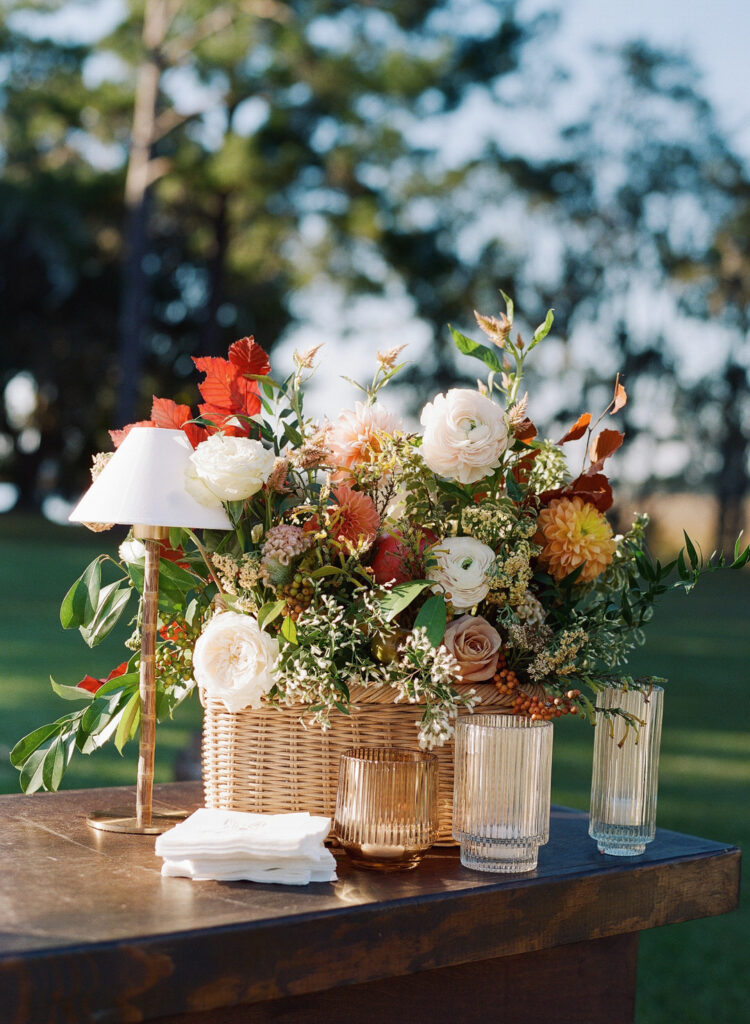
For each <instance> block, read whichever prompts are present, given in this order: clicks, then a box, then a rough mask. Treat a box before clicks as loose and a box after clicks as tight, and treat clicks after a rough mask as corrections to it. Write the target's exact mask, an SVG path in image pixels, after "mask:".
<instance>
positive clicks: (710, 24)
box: [520, 0, 750, 160]
mask: <svg viewBox="0 0 750 1024" xmlns="http://www.w3.org/2000/svg"><path fill="white" fill-rule="evenodd" d="M550 6H552V7H554V6H558V8H559V9H560V10H561V11H562V23H561V30H560V34H559V40H560V44H561V46H560V49H561V52H564V53H565V54H566V56H567V57H568V58H570V57H571V56H573V54H578V55H579V56H580V58H581V59H577V60H575V65H576V72H577V74H578V75H580V76H581V77H582V78H584V79H585V74H586V61H585V59H584V58H585V54H586V52H587V50H588V48H589V47H590V46H591V45H592V44H613V43H615V44H616V43H622V42H624V41H625V40H627V39H635V38H639V37H642V38H644V39H646V40H647V41H649V42H651V43H652V44H654V45H657V46H661V47H665V48H670V49H675V50H684V51H686V52H687V53H688V54H690V56H691V57H692V59H693V60H694V62H695V63H696V65H697V66H698V68H699V69H700V71H701V72H702V74H703V81H702V84H703V87H704V89H705V91H706V93H707V94H708V96H709V98H710V99H711V100H712V101H713V102H714V103H715V105H716V107H717V110H718V111H719V115H720V117H721V120H722V125H723V127H724V128H725V129H726V130H727V131H728V132H729V133H730V134H731V137H732V138H733V140H734V142H735V144H736V146H737V148H738V149H740V150H741V152H742V153H743V154H744V155H745V156H746V157H747V159H749V160H750V60H748V47H749V46H750V0H559V2H558V4H557V5H556V4H555V3H550V2H549V0H546V2H545V0H522V2H521V7H520V10H521V12H528V13H536V12H538V11H544V10H547V9H549V8H550Z"/></svg>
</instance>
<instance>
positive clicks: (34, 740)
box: [10, 716, 68, 768]
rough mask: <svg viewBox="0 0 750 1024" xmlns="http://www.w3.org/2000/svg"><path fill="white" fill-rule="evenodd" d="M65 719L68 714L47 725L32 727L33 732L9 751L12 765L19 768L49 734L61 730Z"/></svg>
mask: <svg viewBox="0 0 750 1024" xmlns="http://www.w3.org/2000/svg"><path fill="white" fill-rule="evenodd" d="M66 721H68V716H66V717H65V718H60V719H58V720H57V721H56V722H50V723H49V724H48V725H40V726H39V728H38V729H34V731H33V732H30V733H28V735H26V736H24V737H23V739H20V740H19V741H18V743H16V745H15V747H13V749H12V750H11V752H10V763H11V764H12V765H13V767H14V768H20V767H21V765H22V764H23V763H24V762H25V761H28V759H29V758H30V757H31V755H32V754H33V753H34V751H35V750H38V749H39V747H41V746H42V745H43V744H44V743H46V742H47V740H48V739H49V738H50V736H56V735H57V734H58V733H59V732H61V731H62V728H63V725H64V723H65V722H66Z"/></svg>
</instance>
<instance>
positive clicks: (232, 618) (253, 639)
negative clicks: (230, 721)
mask: <svg viewBox="0 0 750 1024" xmlns="http://www.w3.org/2000/svg"><path fill="white" fill-rule="evenodd" d="M278 654H279V641H278V640H277V639H276V638H275V637H272V636H269V634H268V633H264V632H263V630H262V629H261V628H260V626H259V625H258V620H257V619H254V618H253V616H252V615H241V614H240V613H239V612H220V613H219V614H218V615H215V616H214V617H213V618H212V619H211V621H210V622H209V623H208V625H207V626H206V628H205V629H204V630H203V632H202V633H201V635H200V636H199V637H198V639H197V641H196V644H195V649H194V651H193V677H194V679H195V681H196V683H197V684H198V686H199V687H201V688H202V689H203V690H205V692H206V695H207V696H208V697H212V698H214V699H216V700H221V701H223V703H224V706H225V707H226V709H227V711H242V710H243V708H259V707H260V706H261V697H262V696H263V694H265V693H268V691H269V690H270V689H271V687H272V686H273V684H274V681H275V679H274V664H275V662H276V658H277V657H278Z"/></svg>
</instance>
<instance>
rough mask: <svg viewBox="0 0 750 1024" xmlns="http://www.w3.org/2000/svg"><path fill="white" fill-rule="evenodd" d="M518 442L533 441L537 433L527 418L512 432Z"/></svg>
mask: <svg viewBox="0 0 750 1024" xmlns="http://www.w3.org/2000/svg"><path fill="white" fill-rule="evenodd" d="M513 433H514V434H515V436H516V437H517V438H518V440H519V441H533V440H534V438H535V437H536V435H537V433H538V431H537V429H536V427H535V426H534V424H533V423H532V422H531V420H530V419H529V417H528V416H526V417H525V418H524V419H522V420H521V422H520V423H519V424H518V426H517V427H516V428H515V430H514V431H513Z"/></svg>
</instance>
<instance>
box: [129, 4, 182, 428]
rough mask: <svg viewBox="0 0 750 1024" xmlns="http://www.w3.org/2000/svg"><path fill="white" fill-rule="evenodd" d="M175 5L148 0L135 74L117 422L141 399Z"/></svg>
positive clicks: (134, 408)
mask: <svg viewBox="0 0 750 1024" xmlns="http://www.w3.org/2000/svg"><path fill="white" fill-rule="evenodd" d="M175 9H176V4H175V2H174V0H146V7H145V11H144V16H143V32H142V40H143V46H144V51H145V56H144V59H143V62H142V63H141V65H140V67H139V69H138V74H137V78H136V91H135V105H134V109H133V126H132V131H131V142H130V156H129V159H128V169H127V174H126V178H125V229H124V246H125V251H124V257H123V282H122V305H121V312H120V380H119V387H118V401H117V425H118V426H123V425H124V424H125V423H128V422H130V421H131V420H133V419H134V418H135V416H136V408H137V403H138V390H139V383H140V378H141V369H142V364H143V352H144V342H145V335H146V324H147V320H148V311H147V299H148V287H147V279H146V274H145V271H144V267H143V262H144V257H145V256H146V253H147V251H148V220H149V193H150V187H151V184H152V182H153V180H154V177H155V176H156V174H155V167H154V161H153V159H152V157H153V146H154V136H155V131H154V129H155V124H156V115H157V112H158V102H159V84H160V80H161V72H162V62H161V58H160V48H161V46H162V45H163V43H164V39H165V37H166V34H167V30H168V28H169V25H170V23H171V20H172V17H173V16H174V12H175Z"/></svg>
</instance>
